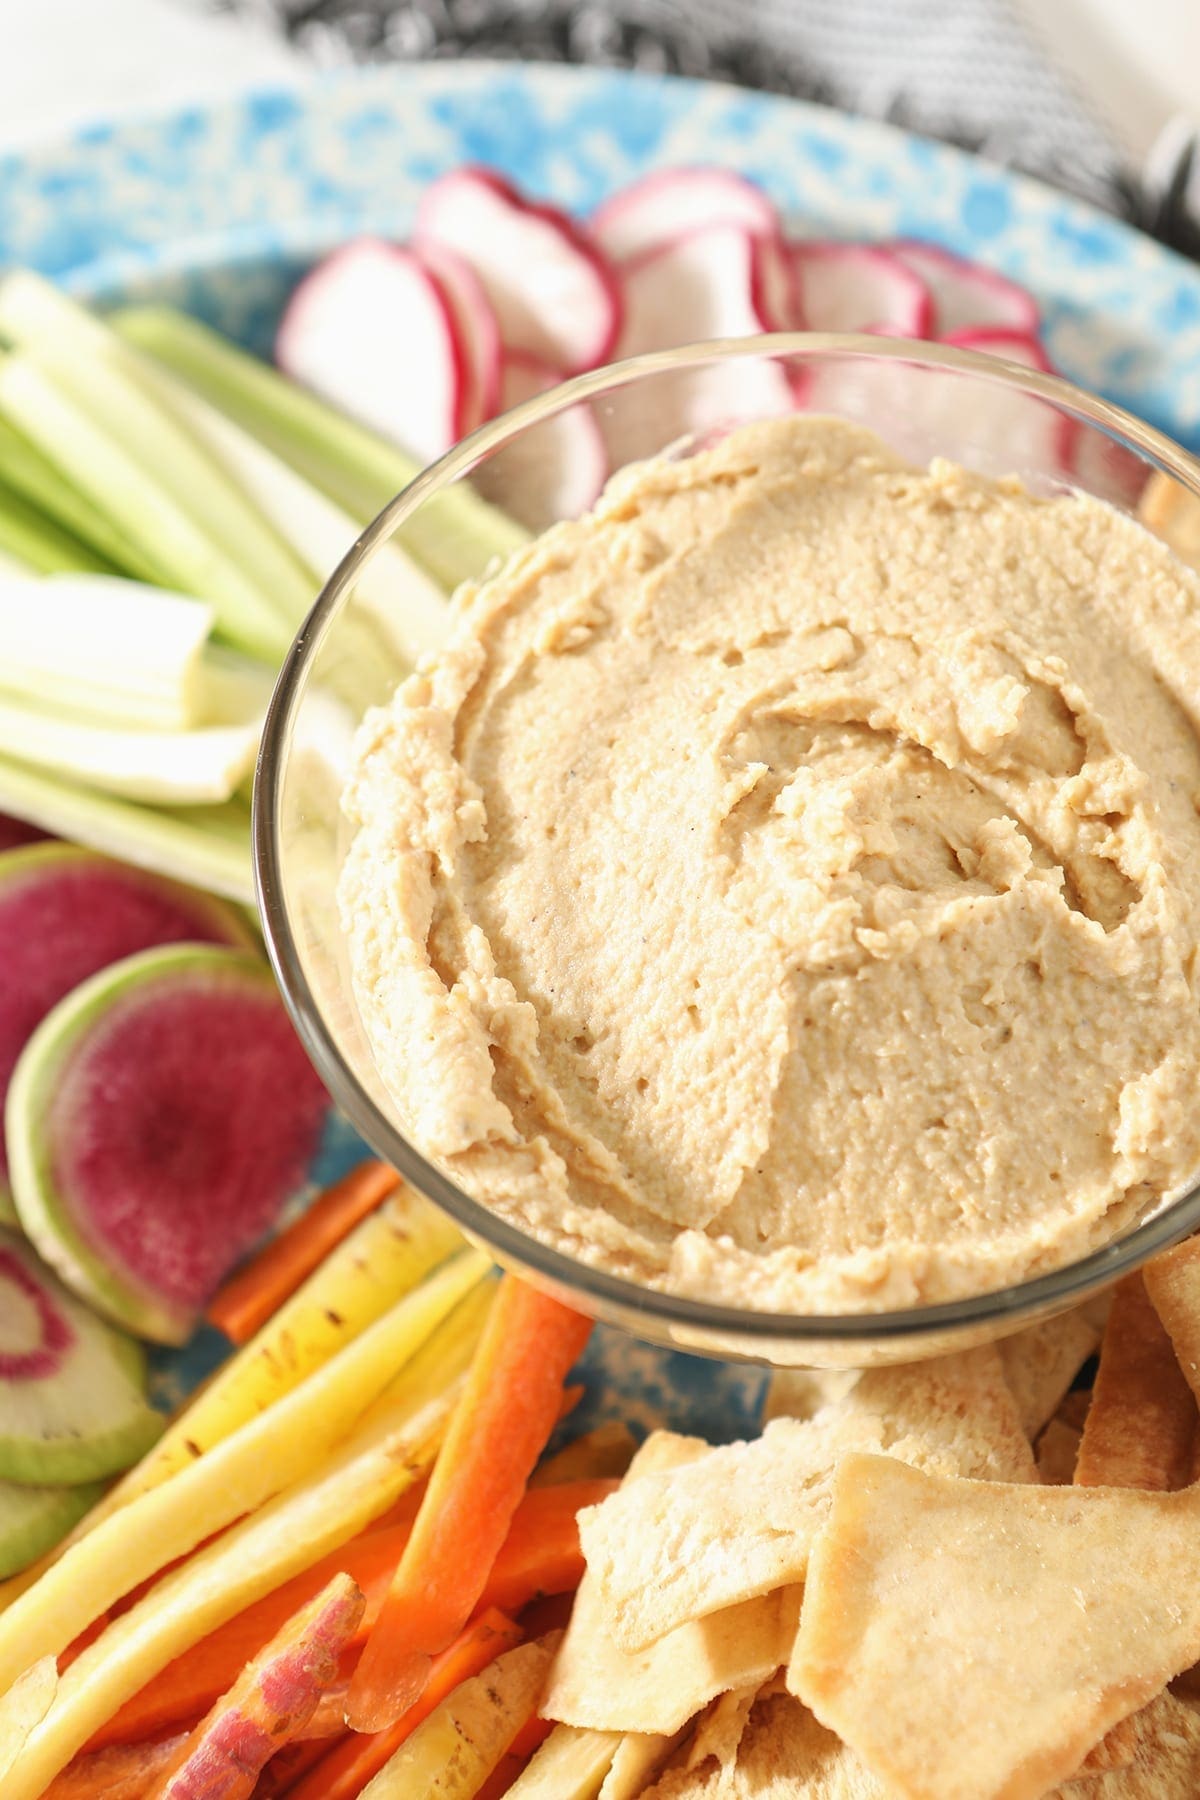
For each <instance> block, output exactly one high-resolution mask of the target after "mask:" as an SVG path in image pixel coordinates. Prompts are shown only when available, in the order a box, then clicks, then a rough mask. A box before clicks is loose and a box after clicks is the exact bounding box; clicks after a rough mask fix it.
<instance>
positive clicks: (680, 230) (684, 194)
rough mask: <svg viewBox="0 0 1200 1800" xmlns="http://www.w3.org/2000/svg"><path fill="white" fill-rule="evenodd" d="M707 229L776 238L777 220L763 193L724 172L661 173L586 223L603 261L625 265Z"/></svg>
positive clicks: (633, 187)
mask: <svg viewBox="0 0 1200 1800" xmlns="http://www.w3.org/2000/svg"><path fill="white" fill-rule="evenodd" d="M709 225H734V226H737V227H738V228H739V229H740V230H742V231H749V232H752V233H753V234H754V235H755V236H762V237H773V238H778V237H779V236H780V235H781V232H782V223H781V221H780V218H779V214H778V213H777V212H776V211H775V208H774V207H773V206H772V205H771V202H770V201H769V200H768V199H767V196H766V195H765V194H764V193H763V191H762V189H761V188H759V187H755V185H754V183H753V182H752V181H747V180H745V178H744V177H743V176H741V175H734V174H733V173H732V172H731V171H730V170H728V169H706V168H693V169H661V170H659V171H658V172H657V173H656V174H653V175H644V176H643V177H642V178H641V180H640V181H631V182H630V183H629V184H628V186H626V187H623V188H620V189H619V190H618V192H617V193H615V194H613V195H612V196H611V198H609V199H608V200H606V201H604V203H603V205H601V206H598V207H597V208H596V211H595V212H594V213H593V214H592V216H591V219H590V220H589V227H590V230H591V233H592V236H593V237H594V238H595V240H596V242H597V243H598V244H599V246H600V248H601V250H603V251H604V253H605V255H606V256H609V257H611V258H612V260H613V261H614V262H626V261H628V259H629V258H630V257H633V256H641V255H642V254H643V252H645V251H647V250H659V249H661V248H662V246H663V245H664V244H672V243H674V242H675V240H676V238H680V237H685V236H687V235H688V233H689V232H692V231H697V230H699V229H701V228H702V227H704V226H709Z"/></svg>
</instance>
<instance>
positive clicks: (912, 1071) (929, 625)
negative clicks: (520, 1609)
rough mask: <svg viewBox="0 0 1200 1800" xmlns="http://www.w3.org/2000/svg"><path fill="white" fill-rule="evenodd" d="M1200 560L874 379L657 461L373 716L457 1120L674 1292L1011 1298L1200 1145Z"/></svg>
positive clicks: (844, 1306)
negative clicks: (1015, 472)
mask: <svg viewBox="0 0 1200 1800" xmlns="http://www.w3.org/2000/svg"><path fill="white" fill-rule="evenodd" d="M1198 706H1200V583H1198V582H1197V579H1196V577H1195V576H1194V575H1192V574H1191V573H1190V572H1189V571H1188V570H1186V569H1185V568H1184V567H1183V566H1182V565H1181V564H1180V563H1178V562H1177V561H1176V560H1175V559H1174V557H1173V556H1172V555H1171V553H1170V552H1169V550H1167V549H1166V547H1165V546H1164V545H1162V544H1161V543H1159V542H1158V541H1157V540H1155V539H1154V538H1152V537H1151V536H1150V535H1149V534H1148V533H1147V532H1146V531H1144V530H1143V529H1142V528H1141V527H1140V526H1138V525H1137V524H1136V523H1134V522H1133V521H1130V520H1127V519H1125V518H1123V517H1121V516H1119V515H1118V514H1116V513H1115V512H1113V511H1111V510H1109V509H1108V508H1106V507H1105V506H1103V505H1101V504H1100V503H1098V502H1096V501H1093V500H1091V499H1088V498H1085V497H1081V496H1075V495H1068V496H1063V497H1061V498H1053V499H1048V500H1042V499H1035V498H1032V497H1031V496H1030V495H1029V494H1028V493H1027V492H1026V491H1025V490H1024V489H1022V488H1021V487H1020V486H1019V485H1018V484H1017V483H1015V482H1000V483H992V482H988V481H985V480H983V479H982V478H979V477H976V476H974V475H970V474H967V473H965V472H964V471H963V470H961V469H959V468H956V467H953V466H951V465H949V464H943V463H935V464H934V465H933V466H932V467H931V468H930V469H929V470H915V469H912V468H910V467H908V466H906V465H905V464H904V463H902V462H900V461H899V460H897V459H896V458H895V457H894V456H893V455H892V454H891V453H890V452H889V451H888V450H887V449H886V448H885V447H884V445H883V444H882V443H881V442H880V441H879V440H878V439H877V438H875V437H874V436H872V435H871V434H869V433H867V432H865V431H862V430H859V429H857V428H855V427H851V426H848V425H844V424H841V423H838V422H835V421H831V420H828V419H811V418H810V419H787V420H775V421H771V422H768V423H765V424H761V425H754V426H749V427H746V428H743V429H741V430H738V431H736V432H734V433H733V434H731V435H730V436H729V437H727V438H726V439H725V440H724V441H722V442H721V443H720V444H718V445H717V446H716V447H715V448H713V449H711V450H708V451H706V452H704V453H703V454H700V455H697V456H694V457H691V458H688V459H686V460H680V461H666V460H664V461H660V462H653V463H647V464H642V465H640V466H639V467H636V468H633V469H629V470H626V471H624V473H623V474H622V475H621V476H619V477H618V478H616V479H615V480H614V481H613V482H612V483H611V484H610V486H609V488H608V490H607V492H606V493H605V495H604V496H603V498H602V500H601V502H600V504H599V505H598V507H597V508H596V510H595V512H594V513H593V514H591V515H590V516H589V517H587V518H585V519H582V520H580V521H578V522H576V523H571V524H564V525H559V526H557V527H555V528H554V529H553V530H552V531H550V532H548V533H547V534H546V535H545V536H544V537H542V538H540V539H539V540H538V541H537V542H535V543H534V544H532V545H531V546H529V547H528V548H527V549H524V550H522V551H520V552H519V553H518V554H517V555H516V556H515V557H514V558H513V559H512V560H511V561H510V562H509V563H508V564H507V565H506V566H505V567H504V568H503V569H502V570H501V571H500V572H499V573H498V574H496V575H494V576H493V577H491V578H490V579H488V580H486V581H485V582H484V583H483V584H482V585H481V586H479V587H478V588H476V589H471V590H467V591H465V592H464V593H463V594H462V596H461V597H460V603H459V606H458V608H457V610H456V623H455V628H454V631H453V635H452V639H451V641H450V643H449V645H448V647H447V649H446V650H445V651H444V652H443V653H442V654H441V655H440V657H439V658H438V659H437V661H436V663H435V664H434V665H433V666H431V667H430V668H428V669H427V670H425V671H423V672H422V673H419V674H417V675H415V676H414V677H413V678H412V679H411V680H409V681H408V682H407V683H406V684H405V685H404V686H403V687H402V688H401V689H400V690H399V691H398V693H397V694H396V696H395V699H394V701H393V702H392V704H391V705H390V706H389V707H387V708H386V709H382V710H380V711H378V712H376V713H374V714H373V715H371V716H370V717H369V719H368V720H367V721H366V723H365V725H364V727H363V729H362V733H361V735H360V740H359V746H358V752H357V761H356V768H355V772H354V775H353V778H352V781H351V784H350V786H349V789H348V793H347V797H346V807H347V811H348V814H349V817H350V819H351V821H352V823H353V825H354V826H355V827H356V828H357V829H356V832H355V835H354V838H353V842H352V845H351V848H350V852H349V855H348V858H347V861H346V864H345V867H344V871H343V875H342V881H341V890H340V897H341V903H342V910H343V921H344V929H345V932H346V936H347V940H348V946H349V954H350V961H351V968H352V975H353V982H354V988H355V993H356V996H357V999H358V1003H359V1007H360V1010H361V1013H362V1017H363V1020H364V1022H365V1025H366V1028H367V1030H368V1033H369V1035H370V1038H371V1042H372V1046H373V1050H374V1053H375V1056H376V1058H377V1061H378V1064H379V1068H380V1071H381V1074H382V1076H383V1079H384V1081H385V1082H386V1085H387V1087H388V1089H389V1091H390V1093H391V1094H392V1096H393V1099H394V1102H395V1105H396V1107H397V1109H398V1113H399V1117H400V1119H401V1121H402V1122H403V1125H404V1126H405V1128H406V1130H407V1132H408V1133H409V1134H410V1135H411V1137H412V1139H413V1140H414V1142H415V1143H416V1144H417V1145H418V1146H419V1147H420V1148H421V1149H422V1150H423V1151H424V1152H425V1153H426V1154H427V1155H428V1156H430V1157H431V1158H433V1159H434V1160H435V1161H436V1162H437V1163H438V1164H439V1165H440V1166H441V1167H443V1168H444V1169H445V1170H447V1171H448V1172H449V1173H450V1174H451V1175H452V1176H453V1177H454V1178H455V1179H456V1180H457V1181H458V1182H460V1183H461V1185H462V1186H463V1187H464V1188H465V1189H466V1190H467V1191H468V1192H469V1193H472V1194H474V1195H475V1196H477V1197H478V1198H479V1199H481V1200H483V1201H485V1202H486V1203H487V1204H488V1205H489V1206H491V1207H492V1208H494V1209H495V1210H496V1211H497V1212H498V1213H500V1214H501V1215H503V1217H505V1218H506V1219H508V1220H510V1221H511V1222H512V1223H514V1224H516V1225H518V1226H520V1227H522V1228H523V1229H525V1230H526V1231H528V1232H531V1233H532V1234H533V1235H534V1236H535V1237H537V1238H540V1239H542V1240H543V1241H545V1242H547V1243H550V1244H553V1245H556V1246H558V1247H559V1248H560V1249H562V1250H564V1251H566V1252H567V1253H568V1254H570V1255H572V1256H574V1257H577V1258H580V1259H582V1260H583V1261H584V1262H587V1263H590V1264H594V1265H597V1266H599V1267H602V1268H605V1269H608V1270H611V1271H614V1272H616V1273H619V1274H623V1275H626V1276H629V1277H632V1278H634V1279H635V1280H637V1281H640V1282H643V1283H646V1284H648V1285H650V1286H652V1287H656V1288H665V1289H670V1290H673V1291H675V1292H678V1293H685V1294H691V1295H696V1296H701V1297H704V1298H707V1299H710V1300H716V1301H724V1302H728V1303H732V1304H738V1305H748V1306H757V1307H763V1308H773V1309H779V1310H786V1311H801V1312H822V1311H845V1310H854V1309H872V1308H882V1307H892V1306H908V1305H911V1304H915V1303H918V1302H922V1301H934V1300H945V1299H951V1298H956V1297H961V1296H964V1295H970V1294H976V1293H980V1292H983V1291H986V1290H989V1289H993V1288H997V1287H1001V1286H1004V1285H1005V1284H1007V1283H1009V1282H1013V1281H1017V1280H1020V1279H1022V1278H1025V1277H1028V1276H1031V1275H1034V1274H1036V1273H1041V1272H1044V1271H1046V1270H1048V1269H1051V1268H1054V1267H1055V1266H1057V1265H1061V1264H1062V1263H1064V1262H1067V1261H1069V1260H1072V1259H1074V1258H1075V1257H1077V1256H1079V1255H1081V1254H1083V1253H1085V1252H1086V1251H1088V1250H1091V1249H1094V1248H1096V1247H1098V1246H1100V1245H1102V1244H1104V1243H1106V1242H1107V1241H1109V1240H1110V1239H1112V1238H1113V1237H1114V1236H1116V1235H1117V1234H1119V1233H1120V1232H1122V1231H1123V1230H1125V1229H1126V1228H1127V1227H1128V1226H1129V1225H1130V1224H1131V1223H1132V1222H1133V1221H1134V1220H1135V1219H1136V1218H1138V1217H1140V1216H1142V1215H1143V1214H1145V1213H1146V1212H1147V1211H1148V1210H1150V1209H1152V1208H1153V1207H1155V1206H1156V1205H1157V1204H1159V1203H1160V1202H1161V1201H1162V1199H1163V1198H1164V1197H1167V1196H1169V1195H1171V1194H1173V1193H1174V1192H1176V1191H1178V1190H1179V1189H1180V1188H1182V1187H1184V1186H1186V1185H1187V1183H1188V1182H1189V1181H1190V1180H1191V1179H1192V1178H1193V1177H1194V1175H1195V1172H1196V1170H1197V1166H1198V1165H1200V1103H1198V1096H1200V1010H1198V1008H1197V997H1196V992H1195V988H1196V981H1197V955H1198V945H1200V817H1198V816H1197V806H1198V805H1200V749H1198V740H1197V716H1196V715H1197V707H1198Z"/></svg>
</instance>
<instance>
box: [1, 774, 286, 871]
mask: <svg viewBox="0 0 1200 1800" xmlns="http://www.w3.org/2000/svg"><path fill="white" fill-rule="evenodd" d="M0 812H7V813H11V814H12V815H13V817H14V818H18V819H25V820H26V821H27V822H28V823H29V824H31V825H39V826H40V827H41V828H42V830H43V831H50V832H53V833H54V835H55V836H56V837H65V838H70V839H72V841H73V842H75V843H77V844H86V845H88V846H89V847H90V848H91V849H93V850H103V851H104V852H105V853H106V854H107V855H109V856H116V857H119V858H120V859H121V860H122V861H123V862H129V863H135V864H136V865H137V866H138V867H139V868H144V869H155V870H157V871H158V873H159V874H161V875H170V876H173V877H174V879H175V880H176V881H186V882H190V883H191V884H192V886H193V887H200V888H206V889H207V890H208V891H209V893H213V894H223V895H224V896H225V897H226V898H227V899H229V900H237V901H240V902H241V903H242V904H243V905H246V906H252V905H253V904H254V878H253V874H252V871H251V857H250V813H249V809H248V808H247V807H246V806H245V805H244V803H242V802H241V801H236V800H231V801H228V802H226V804H225V805H223V806H212V807H204V806H193V807H182V808H180V809H179V810H178V811H174V810H172V809H171V808H169V807H150V806H139V805H137V804H136V802H134V801H131V800H117V799H115V798H113V796H112V795H109V794H101V793H98V792H96V791H95V790H94V789H89V788H85V787H81V786H79V785H78V784H77V783H75V782H71V781H62V780H59V778H58V777H57V776H54V775H48V774H46V773H44V772H43V771H42V770H40V769H32V768H28V767H26V766H25V765H23V764H21V763H18V762H15V761H14V760H13V759H12V758H11V757H7V756H0Z"/></svg>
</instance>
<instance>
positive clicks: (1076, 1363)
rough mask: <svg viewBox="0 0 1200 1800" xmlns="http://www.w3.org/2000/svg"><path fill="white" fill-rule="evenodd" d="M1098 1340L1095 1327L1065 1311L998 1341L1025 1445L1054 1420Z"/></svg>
mask: <svg viewBox="0 0 1200 1800" xmlns="http://www.w3.org/2000/svg"><path fill="white" fill-rule="evenodd" d="M1099 1342H1100V1333H1099V1331H1098V1330H1097V1329H1096V1327H1095V1326H1094V1325H1092V1324H1091V1323H1090V1322H1089V1321H1088V1320H1087V1319H1086V1318H1085V1317H1084V1315H1083V1314H1082V1313H1081V1312H1065V1313H1059V1314H1058V1316H1057V1318H1053V1319H1043V1321H1042V1322H1041V1324H1040V1325H1030V1326H1027V1327H1026V1329H1025V1330H1024V1331H1018V1332H1016V1333H1015V1334H1014V1335H1013V1336H1012V1337H1008V1338H1005V1339H1004V1340H1003V1342H1002V1343H999V1344H997V1346H996V1348H997V1350H998V1352H999V1354H1000V1362H1001V1366H1002V1367H1003V1369H1004V1378H1005V1380H1006V1381H1007V1382H1008V1385H1009V1387H1010V1388H1011V1389H1012V1395H1013V1399H1014V1400H1015V1401H1016V1403H1017V1412H1018V1413H1019V1414H1020V1418H1021V1424H1022V1425H1023V1426H1024V1428H1025V1435H1026V1436H1027V1437H1028V1439H1029V1441H1030V1443H1033V1441H1034V1439H1035V1438H1036V1437H1037V1435H1038V1433H1039V1432H1040V1431H1041V1430H1042V1429H1043V1427H1044V1426H1045V1425H1046V1424H1047V1423H1048V1422H1049V1421H1050V1419H1052V1418H1053V1416H1054V1414H1055V1412H1056V1411H1057V1410H1058V1407H1059V1405H1060V1403H1061V1401H1062V1398H1063V1396H1064V1394H1066V1392H1067V1390H1068V1388H1069V1387H1070V1385H1071V1383H1072V1382H1073V1381H1074V1379H1075V1377H1076V1375H1078V1373H1079V1371H1080V1369H1081V1368H1082V1367H1083V1365H1084V1363H1085V1362H1086V1361H1087V1359H1088V1357H1089V1356H1091V1355H1093V1354H1094V1352H1095V1350H1096V1346H1097V1345H1098V1344H1099Z"/></svg>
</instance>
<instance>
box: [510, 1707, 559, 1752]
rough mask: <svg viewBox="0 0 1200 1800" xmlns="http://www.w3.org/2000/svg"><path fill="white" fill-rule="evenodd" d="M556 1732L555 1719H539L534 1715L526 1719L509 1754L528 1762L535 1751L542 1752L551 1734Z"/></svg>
mask: <svg viewBox="0 0 1200 1800" xmlns="http://www.w3.org/2000/svg"><path fill="white" fill-rule="evenodd" d="M553 1730H554V1720H553V1719H539V1718H538V1716H537V1714H536V1713H534V1714H533V1717H532V1718H529V1719H526V1721H525V1723H524V1724H523V1725H522V1727H521V1729H520V1731H518V1733H517V1735H516V1737H515V1738H514V1739H513V1741H512V1743H511V1744H510V1745H509V1746H508V1754H509V1755H510V1756H515V1757H517V1758H518V1759H519V1761H521V1762H528V1761H529V1758H530V1757H531V1756H532V1755H533V1753H534V1751H535V1750H540V1749H541V1747H542V1745H543V1744H544V1743H545V1741H546V1739H547V1738H548V1737H549V1736H550V1733H551V1732H552V1731H553Z"/></svg>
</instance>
